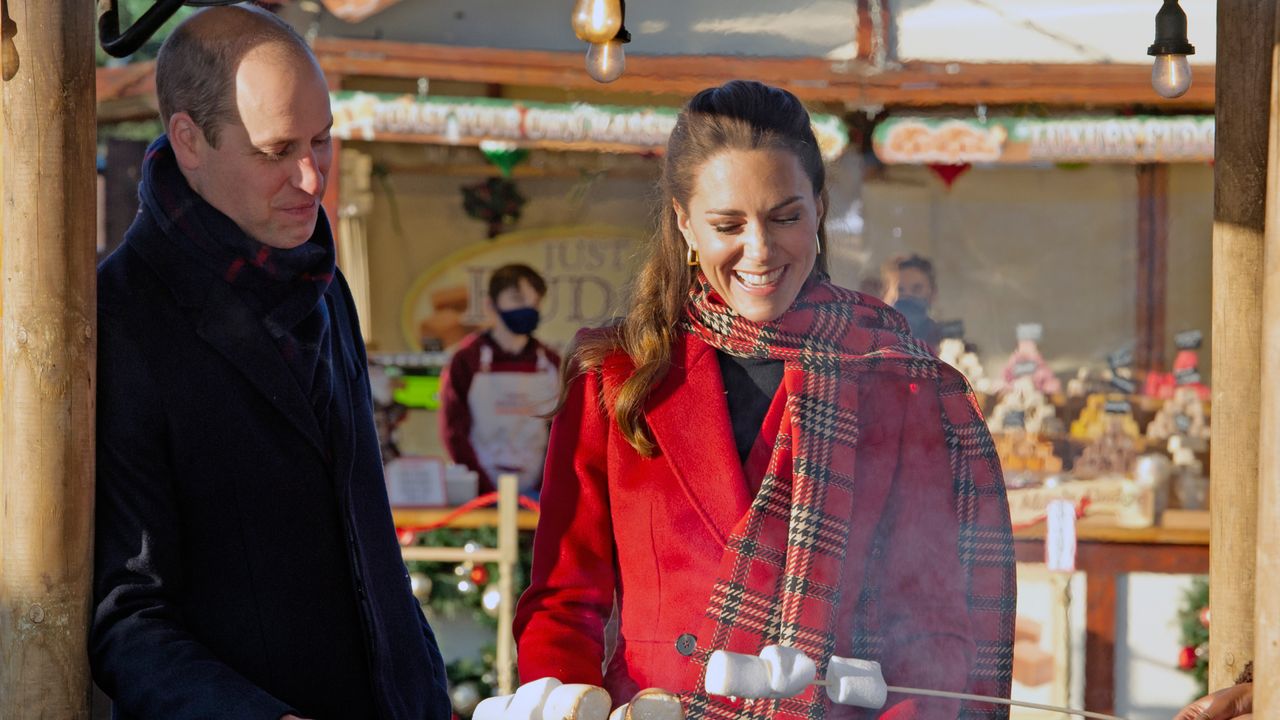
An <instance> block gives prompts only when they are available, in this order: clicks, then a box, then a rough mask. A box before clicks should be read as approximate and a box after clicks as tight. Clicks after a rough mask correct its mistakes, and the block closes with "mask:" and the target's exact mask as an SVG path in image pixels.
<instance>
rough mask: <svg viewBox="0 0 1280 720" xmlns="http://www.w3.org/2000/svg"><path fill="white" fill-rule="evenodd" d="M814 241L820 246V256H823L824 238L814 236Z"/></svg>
mask: <svg viewBox="0 0 1280 720" xmlns="http://www.w3.org/2000/svg"><path fill="white" fill-rule="evenodd" d="M813 241H814V242H815V243H817V244H818V254H819V255H821V254H822V236H821V235H814V236H813Z"/></svg>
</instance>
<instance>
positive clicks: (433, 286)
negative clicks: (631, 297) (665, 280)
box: [401, 225, 645, 350]
mask: <svg viewBox="0 0 1280 720" xmlns="http://www.w3.org/2000/svg"><path fill="white" fill-rule="evenodd" d="M644 237H645V235H644V233H642V232H639V231H637V230H633V229H628V228H618V227H611V226H601V225H587V226H575V227H561V228H548V229H539V230H526V231H521V232H513V233H509V234H506V235H500V236H498V237H497V238H495V239H494V240H492V241H488V242H484V243H480V244H476V245H473V246H471V247H468V248H465V249H463V250H460V251H458V252H457V253H454V254H453V255H450V256H448V257H446V258H445V259H443V260H441V261H440V262H438V263H436V264H435V265H433V266H431V267H430V268H428V269H427V270H426V271H425V272H424V273H422V275H421V276H420V277H419V278H418V280H417V281H416V282H415V283H414V284H413V287H412V288H411V289H410V290H409V294H408V296H407V297H406V298H405V301H404V305H403V308H402V313H401V329H402V331H403V333H404V339H405V342H407V343H408V345H409V347H411V348H415V349H420V350H422V349H425V350H441V349H446V348H449V347H452V346H453V345H454V344H455V343H457V342H458V341H459V340H461V339H462V338H463V337H465V336H466V335H467V333H469V332H471V331H473V330H476V329H478V328H480V327H483V326H484V325H485V324H486V322H488V320H487V319H486V317H485V313H484V300H485V294H486V291H487V287H488V282H489V274H490V273H492V272H493V270H494V269H496V268H498V267H500V266H502V265H506V264H508V263H524V264H526V265H529V266H530V267H532V268H533V269H535V270H537V271H538V272H539V273H540V274H542V276H543V277H544V278H546V280H547V295H546V297H545V298H544V299H543V301H542V322H541V324H540V325H539V326H538V337H539V338H540V339H541V340H542V341H543V342H545V343H547V344H548V345H551V346H552V347H555V348H558V349H563V348H564V347H565V346H567V345H568V344H569V341H570V340H572V339H573V335H574V333H575V332H577V331H578V330H579V329H580V328H582V327H587V326H598V325H600V324H602V323H604V322H606V321H608V320H610V319H611V318H614V317H616V316H619V315H621V314H622V307H621V304H622V302H623V301H624V300H625V297H626V294H627V292H628V291H629V283H630V282H631V280H632V279H633V278H634V276H635V272H636V270H637V269H638V266H639V261H640V260H639V257H638V256H637V254H638V251H639V250H640V249H641V242H640V241H641V240H642V239H643V238H644Z"/></svg>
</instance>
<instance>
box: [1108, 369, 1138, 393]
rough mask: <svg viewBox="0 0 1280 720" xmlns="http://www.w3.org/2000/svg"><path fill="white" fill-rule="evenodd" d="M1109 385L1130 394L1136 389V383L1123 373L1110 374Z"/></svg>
mask: <svg viewBox="0 0 1280 720" xmlns="http://www.w3.org/2000/svg"><path fill="white" fill-rule="evenodd" d="M1111 386H1112V387H1114V388H1115V389H1117V390H1119V391H1120V392H1122V393H1124V394H1125V395H1132V394H1134V393H1136V392H1137V391H1138V383H1136V382H1134V381H1132V380H1130V379H1129V378H1127V377H1125V376H1123V375H1116V374H1114V373H1113V374H1112V375H1111Z"/></svg>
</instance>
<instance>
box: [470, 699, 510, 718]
mask: <svg viewBox="0 0 1280 720" xmlns="http://www.w3.org/2000/svg"><path fill="white" fill-rule="evenodd" d="M513 697H515V696H514V695H499V696H497V697H491V698H486V699H484V700H481V701H480V704H479V705H477V706H476V709H475V712H473V713H471V720H503V718H505V717H506V716H507V708H508V707H510V706H511V698H513Z"/></svg>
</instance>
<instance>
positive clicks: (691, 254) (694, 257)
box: [684, 245, 699, 267]
mask: <svg viewBox="0 0 1280 720" xmlns="http://www.w3.org/2000/svg"><path fill="white" fill-rule="evenodd" d="M684 262H685V264H686V265H688V266H689V267H698V265H699V263H698V251H697V250H694V249H693V246H692V245H689V246H688V250H687V251H686V252H685V254H684Z"/></svg>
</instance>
